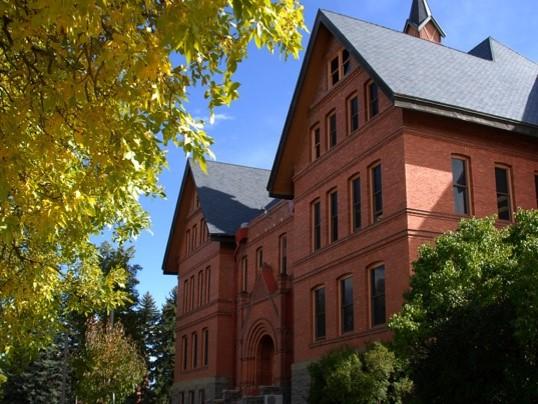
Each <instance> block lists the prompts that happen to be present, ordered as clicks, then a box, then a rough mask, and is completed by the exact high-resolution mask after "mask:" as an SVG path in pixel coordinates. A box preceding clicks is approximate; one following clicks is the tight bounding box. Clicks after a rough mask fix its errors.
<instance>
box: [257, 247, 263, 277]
mask: <svg viewBox="0 0 538 404" xmlns="http://www.w3.org/2000/svg"><path fill="white" fill-rule="evenodd" d="M256 268H257V269H258V270H259V271H261V270H262V269H263V248H262V247H259V248H258V249H257V250H256Z"/></svg>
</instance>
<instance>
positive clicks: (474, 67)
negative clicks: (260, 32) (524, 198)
mask: <svg viewBox="0 0 538 404" xmlns="http://www.w3.org/2000/svg"><path fill="white" fill-rule="evenodd" d="M323 14H324V15H325V16H326V18H327V20H328V23H329V24H330V25H331V28H332V30H333V31H335V32H336V33H337V36H340V37H344V38H345V39H346V41H347V42H348V43H349V44H350V45H351V46H352V47H353V49H354V50H355V52H356V53H358V54H359V55H360V58H361V59H363V60H364V61H366V63H367V64H368V65H369V67H370V69H372V70H374V71H375V72H376V73H377V75H379V76H380V77H381V78H382V80H383V81H384V82H385V84H386V85H387V86H388V87H389V89H390V91H391V93H392V94H393V95H394V97H395V98H396V99H398V98H401V99H407V100H423V101H425V102H428V103H433V104H437V105H443V106H447V107H453V108H456V109H461V110H466V111H469V112H472V113H475V114H478V115H484V116H490V117H496V118H499V119H505V120H508V121H512V122H515V123H523V124H530V125H534V126H538V97H537V95H538V94H537V93H538V65H537V64H536V63H534V62H531V61H530V60H528V59H526V58H524V57H523V56H520V55H519V54H517V53H516V52H514V51H513V50H511V49H510V48H508V47H506V46H504V45H502V44H501V43H499V42H497V41H495V40H493V39H490V40H489V43H490V46H491V49H492V53H493V60H487V59H485V58H484V57H482V56H483V55H481V56H480V57H477V56H475V55H474V54H473V53H470V54H469V53H464V52H460V51H458V50H455V49H452V48H448V47H446V46H442V45H439V44H435V43H432V42H429V41H424V40H421V39H417V38H415V37H412V36H410V35H406V34H403V33H401V32H397V31H393V30H391V29H387V28H384V27H380V26H378V25H374V24H371V23H367V22H364V21H360V20H357V19H354V18H351V17H346V16H343V15H339V14H335V13H331V12H324V13H323ZM475 49H476V48H475ZM537 129H538V128H537Z"/></svg>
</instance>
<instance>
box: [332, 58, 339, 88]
mask: <svg viewBox="0 0 538 404" xmlns="http://www.w3.org/2000/svg"><path fill="white" fill-rule="evenodd" d="M339 80H340V74H339V66H338V57H335V58H334V59H333V60H332V61H331V84H332V85H333V86H334V85H335V84H336V83H338V81H339Z"/></svg>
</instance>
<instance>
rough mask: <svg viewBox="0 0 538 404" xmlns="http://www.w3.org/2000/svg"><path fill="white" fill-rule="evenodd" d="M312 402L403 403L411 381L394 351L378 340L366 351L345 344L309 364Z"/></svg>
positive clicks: (310, 401)
mask: <svg viewBox="0 0 538 404" xmlns="http://www.w3.org/2000/svg"><path fill="white" fill-rule="evenodd" d="M308 370H309V372H310V377H311V381H310V383H311V384H310V397H309V400H308V402H309V403H312V404H344V403H346V404H369V403H401V402H402V399H403V397H404V396H405V395H406V394H407V393H408V392H409V391H410V390H411V382H410V381H409V380H408V379H407V378H406V377H405V376H403V374H402V373H401V369H400V365H399V363H398V361H397V360H396V357H395V355H394V353H393V352H391V351H390V350H389V349H388V348H387V347H385V346H384V345H382V344H380V343H375V344H373V345H372V346H370V347H369V348H368V350H366V351H365V352H362V353H361V352H358V351H356V350H354V349H352V348H346V347H344V348H342V349H339V350H336V351H332V352H329V353H328V354H327V355H325V356H324V357H322V358H321V359H320V360H319V361H317V362H314V363H312V364H311V365H310V367H309V369H308Z"/></svg>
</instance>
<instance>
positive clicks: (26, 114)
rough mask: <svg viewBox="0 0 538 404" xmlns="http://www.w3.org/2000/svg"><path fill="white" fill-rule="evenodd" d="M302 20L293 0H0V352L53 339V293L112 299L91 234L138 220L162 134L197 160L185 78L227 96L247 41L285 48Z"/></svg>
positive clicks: (294, 42)
mask: <svg viewBox="0 0 538 404" xmlns="http://www.w3.org/2000/svg"><path fill="white" fill-rule="evenodd" d="M302 27H303V17H302V7H301V6H300V4H299V3H298V0H184V1H172V0H164V1H163V0H135V1H126V0H76V1H75V0H27V1H15V0H6V1H2V2H0V122H1V123H2V124H1V127H0V145H2V146H1V148H0V361H2V360H6V358H7V357H8V356H9V353H10V351H12V350H13V348H14V346H16V345H23V346H24V347H26V348H27V349H30V350H37V349H38V348H39V347H41V346H43V345H45V344H47V343H49V342H51V336H52V335H53V334H54V330H55V329H56V328H57V326H58V315H57V313H58V311H59V310H58V306H59V305H60V303H61V301H62V300H67V302H68V307H69V308H70V309H72V310H78V311H83V312H91V311H92V310H93V309H94V308H95V307H98V306H105V308H106V309H107V310H111V309H112V308H114V307H115V306H117V305H119V304H120V303H121V301H122V299H123V297H124V296H122V295H121V294H118V293H117V290H118V289H117V285H118V284H122V283H123V282H125V274H124V271H123V270H121V268H114V269H113V270H112V271H110V272H109V273H107V274H104V273H103V272H102V271H101V269H100V267H99V260H98V257H97V251H96V248H95V246H93V245H92V243H91V241H90V236H91V235H92V234H96V233H99V232H100V231H101V230H102V229H103V228H105V227H107V226H109V227H110V228H112V230H113V233H114V234H115V237H116V238H117V239H118V240H119V241H123V240H126V239H129V238H131V237H132V236H134V235H136V234H137V233H138V232H139V231H140V230H141V229H142V228H144V227H145V226H147V224H148V217H147V215H146V213H145V212H144V211H143V209H142V207H141V205H140V203H139V197H140V196H141V195H152V196H154V195H161V194H162V190H161V188H160V186H159V185H158V175H159V173H160V172H161V170H162V168H163V167H164V166H165V163H166V160H165V156H166V154H165V153H166V146H167V145H170V144H175V145H177V146H179V147H181V148H183V149H184V150H185V151H186V152H189V153H191V155H192V157H193V158H194V159H195V160H196V161H198V162H199V163H200V164H202V165H203V164H204V155H206V154H208V153H210V150H209V147H210V145H211V143H212V140H211V138H210V137H209V136H208V134H207V133H206V132H204V130H203V128H202V126H201V123H200V122H197V121H196V120H195V119H193V117H192V116H191V115H190V114H189V112H188V111H187V110H186V107H185V105H186V102H187V100H188V90H189V88H191V87H192V86H201V87H203V88H205V95H206V97H207V103H208V107H209V108H210V109H211V110H212V109H213V108H215V107H218V106H220V105H226V104H229V103H230V102H231V101H233V100H234V99H236V98H237V97H238V87H239V83H237V82H236V81H234V79H233V76H234V73H235V72H236V69H237V66H238V63H240V62H241V61H242V60H243V59H244V58H245V57H246V56H247V45H248V44H249V42H251V41H254V42H255V43H256V45H258V46H259V47H266V48H268V49H269V50H270V51H280V52H281V53H283V54H284V55H293V56H297V55H298V52H299V49H300V43H301V36H300V33H299V29H301V28H302ZM173 54H178V55H180V56H181V57H180V59H181V60H182V61H181V62H180V64H178V65H173V64H172V63H171V59H170V56H171V55H173ZM0 368H1V365H0ZM0 373H1V371H0Z"/></svg>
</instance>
